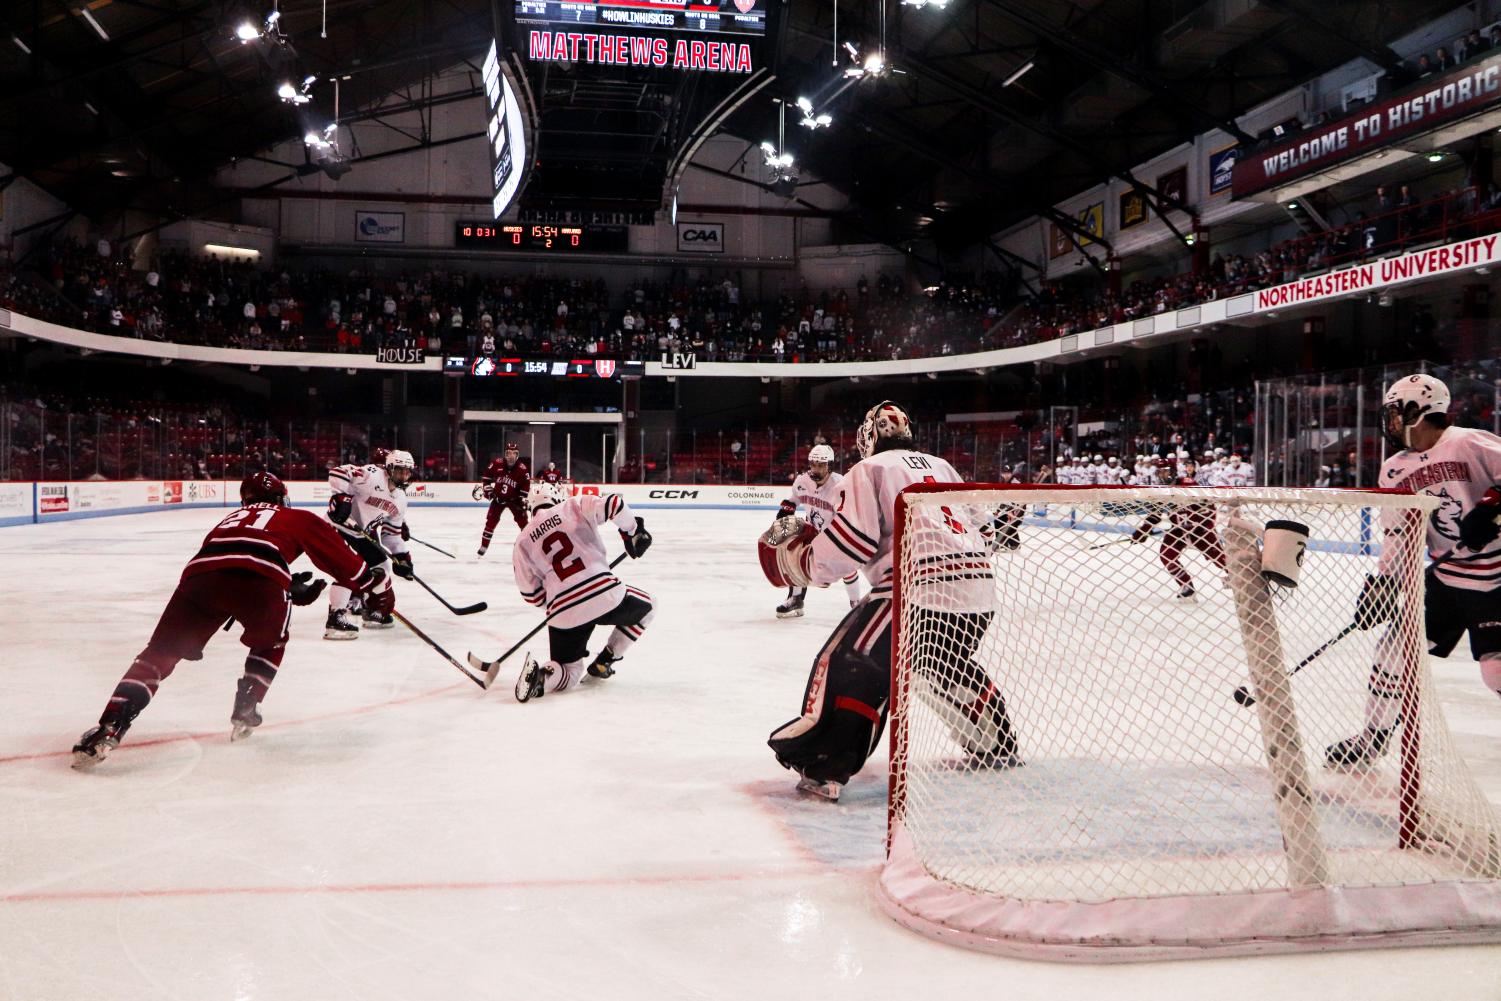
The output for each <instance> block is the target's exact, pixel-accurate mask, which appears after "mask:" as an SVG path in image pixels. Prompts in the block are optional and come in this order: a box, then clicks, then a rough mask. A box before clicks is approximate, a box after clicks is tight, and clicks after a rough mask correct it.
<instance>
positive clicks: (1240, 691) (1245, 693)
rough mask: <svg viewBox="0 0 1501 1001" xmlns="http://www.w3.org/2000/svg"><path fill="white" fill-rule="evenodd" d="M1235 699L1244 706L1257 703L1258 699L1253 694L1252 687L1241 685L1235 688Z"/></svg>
mask: <svg viewBox="0 0 1501 1001" xmlns="http://www.w3.org/2000/svg"><path fill="white" fill-rule="evenodd" d="M1235 701H1236V702H1238V703H1240V704H1241V705H1243V706H1249V705H1252V704H1253V703H1255V701H1256V699H1255V698H1254V697H1253V696H1252V695H1251V691H1250V689H1248V688H1247V687H1246V686H1245V685H1241V686H1240V687H1239V688H1237V689H1236V690H1235Z"/></svg>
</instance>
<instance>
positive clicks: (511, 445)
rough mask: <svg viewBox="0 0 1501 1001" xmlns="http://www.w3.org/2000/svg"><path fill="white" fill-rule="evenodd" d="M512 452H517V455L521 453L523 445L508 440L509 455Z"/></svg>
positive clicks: (507, 449)
mask: <svg viewBox="0 0 1501 1001" xmlns="http://www.w3.org/2000/svg"><path fill="white" fill-rule="evenodd" d="M511 452H515V453H516V454H517V455H520V454H521V446H520V445H518V444H516V443H515V442H514V441H508V442H506V454H508V455H509V454H510V453H511Z"/></svg>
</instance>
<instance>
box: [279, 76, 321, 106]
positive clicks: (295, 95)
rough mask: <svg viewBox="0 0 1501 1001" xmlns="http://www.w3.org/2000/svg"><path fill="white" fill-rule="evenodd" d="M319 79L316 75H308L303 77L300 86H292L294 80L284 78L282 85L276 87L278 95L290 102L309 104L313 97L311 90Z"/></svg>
mask: <svg viewBox="0 0 1501 1001" xmlns="http://www.w3.org/2000/svg"><path fill="white" fill-rule="evenodd" d="M317 80H318V78H317V77H316V76H308V77H306V78H304V79H303V81H302V86H301V87H300V88H299V87H294V86H292V81H290V80H283V81H282V82H281V86H279V87H277V88H276V96H277V97H279V98H281V99H282V100H283V101H285V102H286V103H288V104H307V103H308V102H309V101H311V100H312V99H313V95H312V94H311V93H310V91H311V90H312V89H313V84H314V83H316V82H317Z"/></svg>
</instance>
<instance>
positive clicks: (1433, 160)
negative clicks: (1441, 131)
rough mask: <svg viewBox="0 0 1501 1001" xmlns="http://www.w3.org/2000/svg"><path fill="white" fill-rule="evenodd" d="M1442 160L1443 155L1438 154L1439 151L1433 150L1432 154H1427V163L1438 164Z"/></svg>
mask: <svg viewBox="0 0 1501 1001" xmlns="http://www.w3.org/2000/svg"><path fill="white" fill-rule="evenodd" d="M1443 158H1444V154H1443V153H1442V152H1440V151H1439V150H1434V151H1433V152H1432V153H1429V154H1428V162H1429V163H1438V162H1439V161H1441V160H1442V159H1443Z"/></svg>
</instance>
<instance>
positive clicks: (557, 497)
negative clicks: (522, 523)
mask: <svg viewBox="0 0 1501 1001" xmlns="http://www.w3.org/2000/svg"><path fill="white" fill-rule="evenodd" d="M561 503H563V491H562V489H561V488H560V487H559V486H558V485H557V484H554V483H547V482H544V481H542V480H532V487H531V489H530V490H528V491H527V492H526V510H527V513H528V514H535V513H536V512H538V511H540V510H542V509H543V508H544V507H552V506H553V505H554V504H561Z"/></svg>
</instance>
